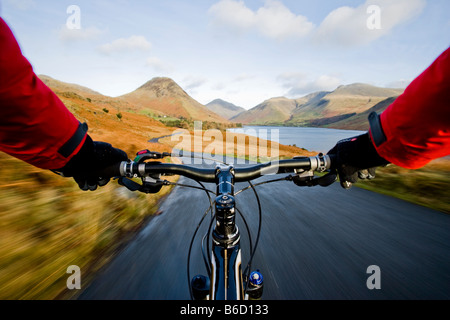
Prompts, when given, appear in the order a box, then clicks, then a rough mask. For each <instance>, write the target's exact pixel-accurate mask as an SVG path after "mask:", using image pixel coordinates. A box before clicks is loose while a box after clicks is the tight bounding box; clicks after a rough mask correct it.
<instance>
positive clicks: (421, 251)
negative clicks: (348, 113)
mask: <svg viewBox="0 0 450 320" xmlns="http://www.w3.org/2000/svg"><path fill="white" fill-rule="evenodd" d="M272 178H273V176H272ZM261 179H266V178H265V177H264V178H261ZM258 181H259V180H258ZM180 182H183V183H189V180H188V179H184V178H181V180H180ZM255 182H257V181H255ZM195 184H196V183H195V182H193V185H195ZM245 186H246V184H238V185H237V187H236V190H239V189H241V188H242V187H245ZM209 187H210V189H212V190H214V188H213V186H212V185H209ZM257 190H258V194H259V196H260V199H261V203H262V208H263V220H262V231H261V232H262V234H261V239H260V242H259V246H258V249H257V251H256V254H255V258H254V260H253V266H252V269H260V270H261V272H262V274H263V276H264V295H263V299H449V298H450V216H449V215H447V214H444V213H440V212H437V211H433V210H430V209H427V208H424V207H421V206H417V205H413V204H410V203H407V202H404V201H402V200H398V199H395V198H391V197H387V196H383V195H380V194H377V193H373V192H369V191H366V190H362V189H359V188H352V189H351V190H343V189H342V188H341V187H340V186H339V185H338V183H335V184H334V185H332V186H331V187H327V188H322V187H314V188H299V187H297V186H295V185H294V184H293V183H291V182H276V183H273V184H266V185H262V186H259V187H257ZM236 201H237V206H238V208H239V209H240V210H241V211H242V212H244V214H245V217H246V219H247V222H248V223H249V225H250V228H251V229H252V231H251V232H252V234H253V237H254V238H255V236H256V231H257V226H258V214H257V213H258V212H257V206H256V200H255V197H254V194H253V192H252V191H251V190H248V191H245V192H243V193H241V194H239V195H238V196H237V197H236ZM207 208H208V200H207V197H206V195H205V193H204V192H203V191H201V190H192V189H188V188H183V187H176V188H175V189H174V190H173V192H172V193H171V194H170V195H169V196H168V197H167V198H166V200H165V201H164V203H163V204H162V205H161V210H162V211H163V213H162V214H161V215H159V216H157V217H155V218H153V219H152V220H151V221H150V222H149V224H148V225H147V226H146V227H145V228H143V230H142V231H141V232H140V233H139V234H138V235H137V236H136V238H135V239H134V240H133V241H131V242H130V243H129V245H127V246H126V247H125V248H124V249H123V251H122V252H121V253H120V254H119V255H118V256H117V258H116V259H115V260H113V261H112V262H111V263H110V265H108V266H107V267H106V268H104V270H102V272H101V273H100V274H99V275H98V276H97V277H96V279H95V280H94V281H93V282H92V283H91V284H90V285H89V286H88V287H86V288H84V291H83V292H82V293H81V295H80V296H79V298H80V299H189V289H188V277H187V270H186V265H187V254H188V248H189V243H190V240H191V237H192V235H193V233H194V230H195V228H196V226H197V225H198V222H199V220H200V218H201V216H202V215H203V213H204V212H205V210H206V209H207ZM239 223H240V230H241V234H242V240H241V247H242V251H243V252H242V254H243V264H244V263H245V262H246V261H247V259H248V251H249V248H248V240H247V238H246V229H245V227H244V225H242V223H241V222H240V221H239V220H238V224H239ZM206 225H207V223H206V224H204V225H203V226H202V229H201V231H200V232H199V234H200V235H203V234H204V232H205V230H206ZM371 265H376V266H378V267H379V270H380V273H379V275H380V277H379V280H380V282H379V283H380V286H381V287H380V289H372V290H370V289H368V287H367V283H366V282H367V279H368V278H369V277H370V276H371V274H369V273H367V268H368V267H369V266H371ZM197 273H203V274H204V273H205V271H204V267H203V260H202V257H201V251H200V238H199V237H197V240H196V242H195V243H194V249H193V252H192V260H191V276H193V275H195V274H197Z"/></svg>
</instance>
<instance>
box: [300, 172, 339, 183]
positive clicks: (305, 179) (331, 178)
mask: <svg viewBox="0 0 450 320" xmlns="http://www.w3.org/2000/svg"><path fill="white" fill-rule="evenodd" d="M336 180H337V175H336V173H335V172H329V173H327V174H326V175H324V176H321V177H317V176H314V173H313V172H310V171H308V172H306V173H302V174H300V175H295V176H292V181H293V182H294V183H295V184H296V185H297V186H299V187H314V186H321V187H328V186H329V185H331V184H333V183H334V182H335V181H336Z"/></svg>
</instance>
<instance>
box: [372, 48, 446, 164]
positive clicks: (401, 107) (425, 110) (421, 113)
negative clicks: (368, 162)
mask: <svg viewBox="0 0 450 320" xmlns="http://www.w3.org/2000/svg"><path fill="white" fill-rule="evenodd" d="M380 122H381V127H382V130H383V131H384V135H385V141H384V142H378V145H377V143H374V144H375V146H376V150H377V152H378V154H379V155H380V156H381V157H383V158H384V159H386V160H388V161H389V162H392V163H394V164H396V165H399V166H401V167H405V168H409V169H417V168H420V167H422V166H424V165H425V164H427V163H428V162H430V161H431V160H433V159H436V158H440V157H443V156H446V155H449V154H450V48H448V49H447V50H446V51H444V52H443V53H442V54H441V55H440V56H439V57H438V58H437V59H436V60H435V61H434V62H433V63H432V64H431V66H429V67H428V68H427V69H426V70H425V71H424V72H423V73H422V74H421V75H419V76H418V77H417V78H416V79H415V80H414V81H413V82H411V84H410V85H409V86H408V87H407V88H406V90H405V92H404V93H403V94H402V95H400V96H399V97H398V98H397V99H396V100H395V101H394V102H393V103H392V104H391V105H390V106H389V107H388V108H387V109H386V110H385V111H384V112H383V113H382V114H381V115H380ZM371 127H372V129H371V136H372V140H375V141H376V140H377V139H380V137H379V132H375V131H376V130H374V128H373V126H372V125H371ZM372 131H373V132H372ZM382 140H383V139H381V141H382Z"/></svg>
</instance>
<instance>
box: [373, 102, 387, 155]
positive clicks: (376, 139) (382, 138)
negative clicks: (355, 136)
mask: <svg viewBox="0 0 450 320" xmlns="http://www.w3.org/2000/svg"><path fill="white" fill-rule="evenodd" d="M369 125H370V134H371V136H372V141H373V143H374V144H375V146H376V147H379V146H380V145H382V144H383V143H384V142H386V140H387V139H386V135H385V134H384V131H383V127H382V126H381V120H380V116H379V115H378V113H376V112H375V111H373V112H371V113H370V114H369Z"/></svg>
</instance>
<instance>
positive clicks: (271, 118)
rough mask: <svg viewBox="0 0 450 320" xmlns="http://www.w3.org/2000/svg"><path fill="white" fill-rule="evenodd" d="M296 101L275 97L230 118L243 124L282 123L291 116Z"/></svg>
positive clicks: (296, 103)
mask: <svg viewBox="0 0 450 320" xmlns="http://www.w3.org/2000/svg"><path fill="white" fill-rule="evenodd" d="M297 105H298V101H296V100H294V99H288V98H285V97H277V98H271V99H269V100H266V101H264V102H262V103H260V104H258V105H257V106H256V107H254V108H252V109H250V110H247V111H244V112H242V113H240V114H238V115H237V116H234V117H232V118H231V119H230V120H231V121H234V122H242V123H245V124H255V125H256V124H260V125H271V124H279V123H283V122H285V121H287V120H289V118H290V117H291V114H292V112H293V110H294V109H295V108H296V107H297Z"/></svg>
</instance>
